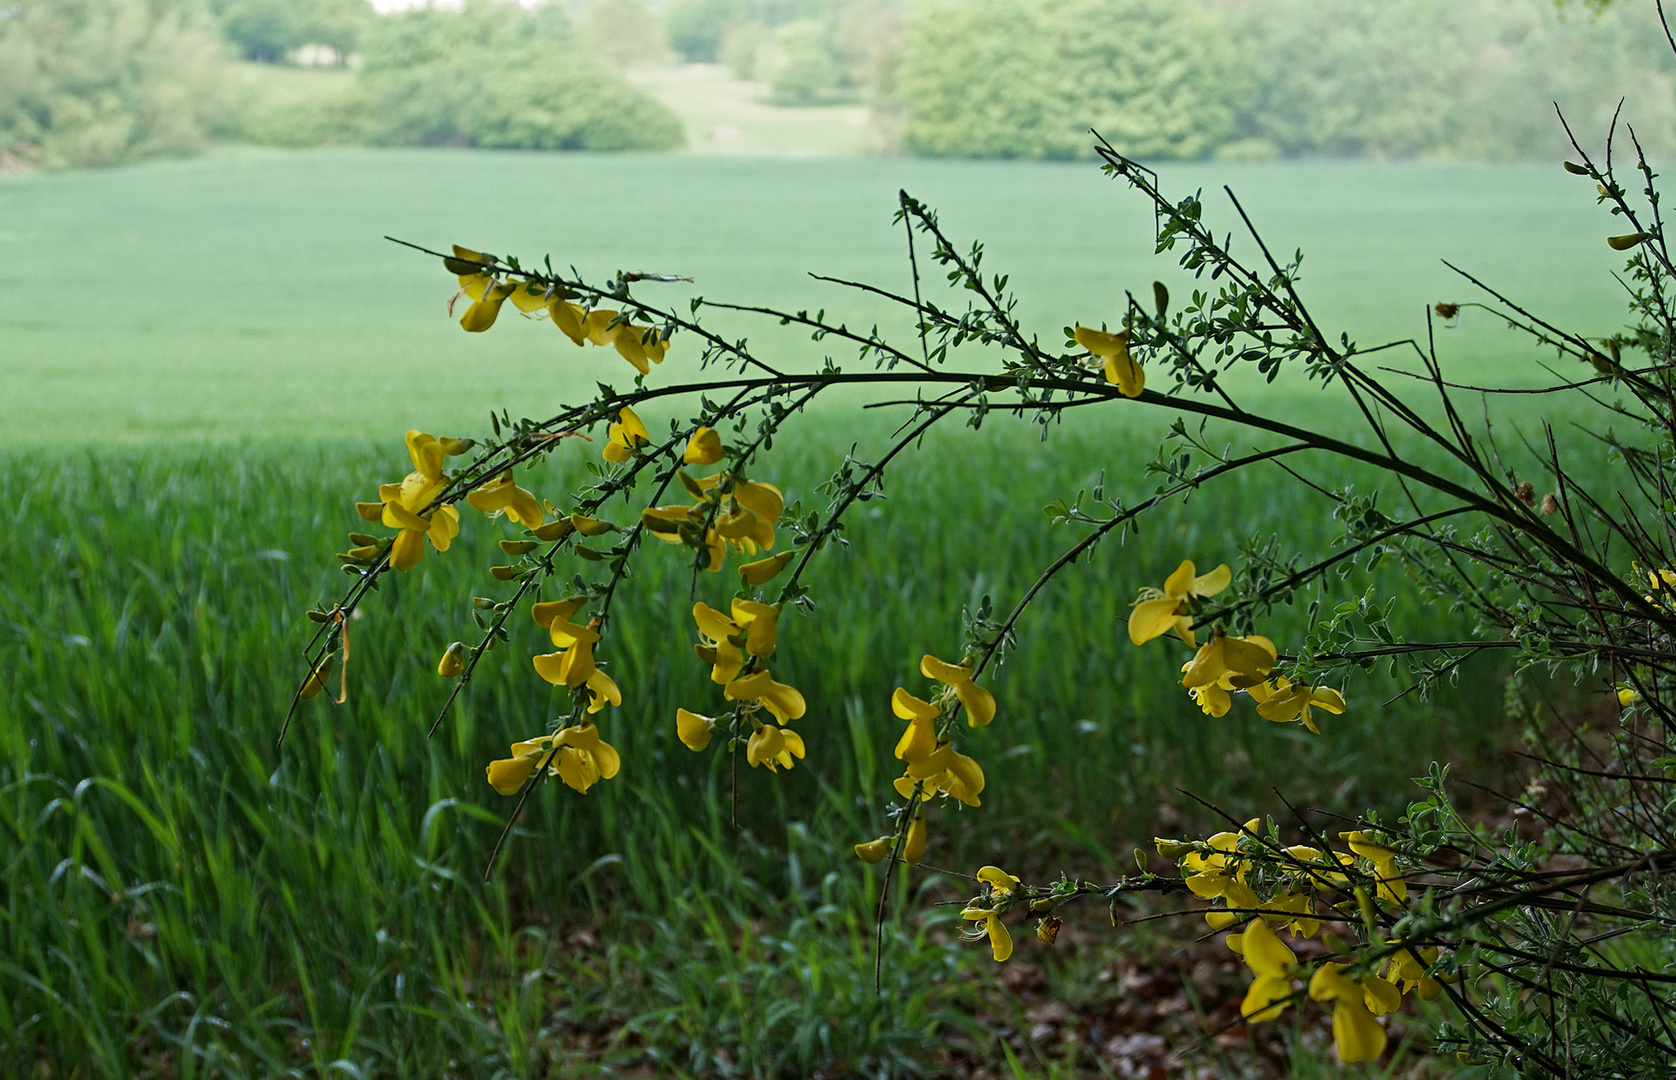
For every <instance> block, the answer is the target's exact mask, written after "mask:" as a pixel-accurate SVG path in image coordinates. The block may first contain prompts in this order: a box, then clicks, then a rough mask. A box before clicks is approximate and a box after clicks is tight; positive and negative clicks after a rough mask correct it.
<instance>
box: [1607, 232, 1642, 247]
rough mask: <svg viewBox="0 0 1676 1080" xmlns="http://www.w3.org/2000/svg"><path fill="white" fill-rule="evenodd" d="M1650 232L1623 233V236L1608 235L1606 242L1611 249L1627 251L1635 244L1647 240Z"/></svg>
mask: <svg viewBox="0 0 1676 1080" xmlns="http://www.w3.org/2000/svg"><path fill="white" fill-rule="evenodd" d="M1651 235H1652V234H1651V233H1644V232H1634V233H1625V234H1624V235H1623V236H1608V237H1607V238H1606V242H1607V243H1608V244H1609V245H1611V247H1612V250H1613V251H1628V250H1629V249H1630V248H1632V247H1634V246H1635V245H1637V244H1639V243H1642V242H1643V241H1645V240H1647V239H1648V238H1649V237H1650V236H1651Z"/></svg>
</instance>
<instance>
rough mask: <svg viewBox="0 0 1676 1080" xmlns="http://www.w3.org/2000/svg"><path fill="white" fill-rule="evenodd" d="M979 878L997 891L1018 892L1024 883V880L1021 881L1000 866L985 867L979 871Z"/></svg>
mask: <svg viewBox="0 0 1676 1080" xmlns="http://www.w3.org/2000/svg"><path fill="white" fill-rule="evenodd" d="M977 878H978V880H979V881H982V882H984V883H986V884H987V885H989V887H990V888H992V889H994V890H995V891H996V892H1003V893H1011V892H1017V891H1018V889H1019V887H1020V886H1021V885H1023V882H1021V881H1019V879H1018V878H1016V877H1013V876H1012V875H1011V874H1009V873H1007V872H1006V871H1005V870H1003V869H1001V868H1000V867H999V866H986V867H984V868H983V869H981V870H979V871H978V873H977Z"/></svg>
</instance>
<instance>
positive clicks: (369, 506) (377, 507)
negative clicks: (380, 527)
mask: <svg viewBox="0 0 1676 1080" xmlns="http://www.w3.org/2000/svg"><path fill="white" fill-rule="evenodd" d="M355 512H356V513H357V514H360V515H361V520H363V521H383V520H384V504H383V503H381V502H375V503H364V502H358V503H356V504H355Z"/></svg>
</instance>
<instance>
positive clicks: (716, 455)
mask: <svg viewBox="0 0 1676 1080" xmlns="http://www.w3.org/2000/svg"><path fill="white" fill-rule="evenodd" d="M723 456H724V455H723V451H722V437H721V435H719V434H717V432H716V429H715V428H712V427H701V428H699V429H698V430H697V431H695V432H693V435H692V438H690V439H688V440H687V449H686V451H685V452H684V453H683V454H682V455H681V460H682V461H683V462H684V463H686V464H688V465H714V464H715V463H716V462H718V461H720V460H722V457H723Z"/></svg>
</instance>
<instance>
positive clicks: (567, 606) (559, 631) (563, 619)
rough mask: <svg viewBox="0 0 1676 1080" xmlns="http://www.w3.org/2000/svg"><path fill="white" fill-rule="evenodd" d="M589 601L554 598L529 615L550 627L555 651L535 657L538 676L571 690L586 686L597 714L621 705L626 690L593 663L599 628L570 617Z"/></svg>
mask: <svg viewBox="0 0 1676 1080" xmlns="http://www.w3.org/2000/svg"><path fill="white" fill-rule="evenodd" d="M586 602H587V601H586V600H585V599H584V598H582V597H572V598H570V599H568V600H554V601H549V602H547V603H541V604H535V605H533V606H532V607H531V608H530V616H531V617H532V618H533V619H535V622H536V625H537V626H544V627H546V628H547V632H548V636H549V637H550V638H551V639H552V642H553V646H554V650H555V651H553V652H551V653H544V654H542V655H539V656H535V657H533V658H532V662H533V663H534V665H535V671H536V674H537V675H540V676H541V677H542V678H543V679H544V680H546V681H547V682H549V683H552V684H553V685H554V686H564V687H568V688H569V689H570V690H572V691H575V690H580V689H586V691H587V694H588V712H589V713H597V712H599V711H600V710H601V709H604V708H605V706H606V705H621V704H622V703H623V693H622V691H621V690H620V689H618V687H617V683H616V681H615V680H613V679H612V678H611V676H609V675H607V674H606V673H605V672H603V671H601V670H599V668H597V667H596V666H594V646H595V645H597V644H598V643H599V631H597V630H595V629H594V628H593V627H592V626H578V625H576V624H575V623H573V622H571V621H570V618H571V616H573V615H575V614H576V613H577V612H578V611H580V610H581V609H582V605H583V604H584V603H586Z"/></svg>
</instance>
